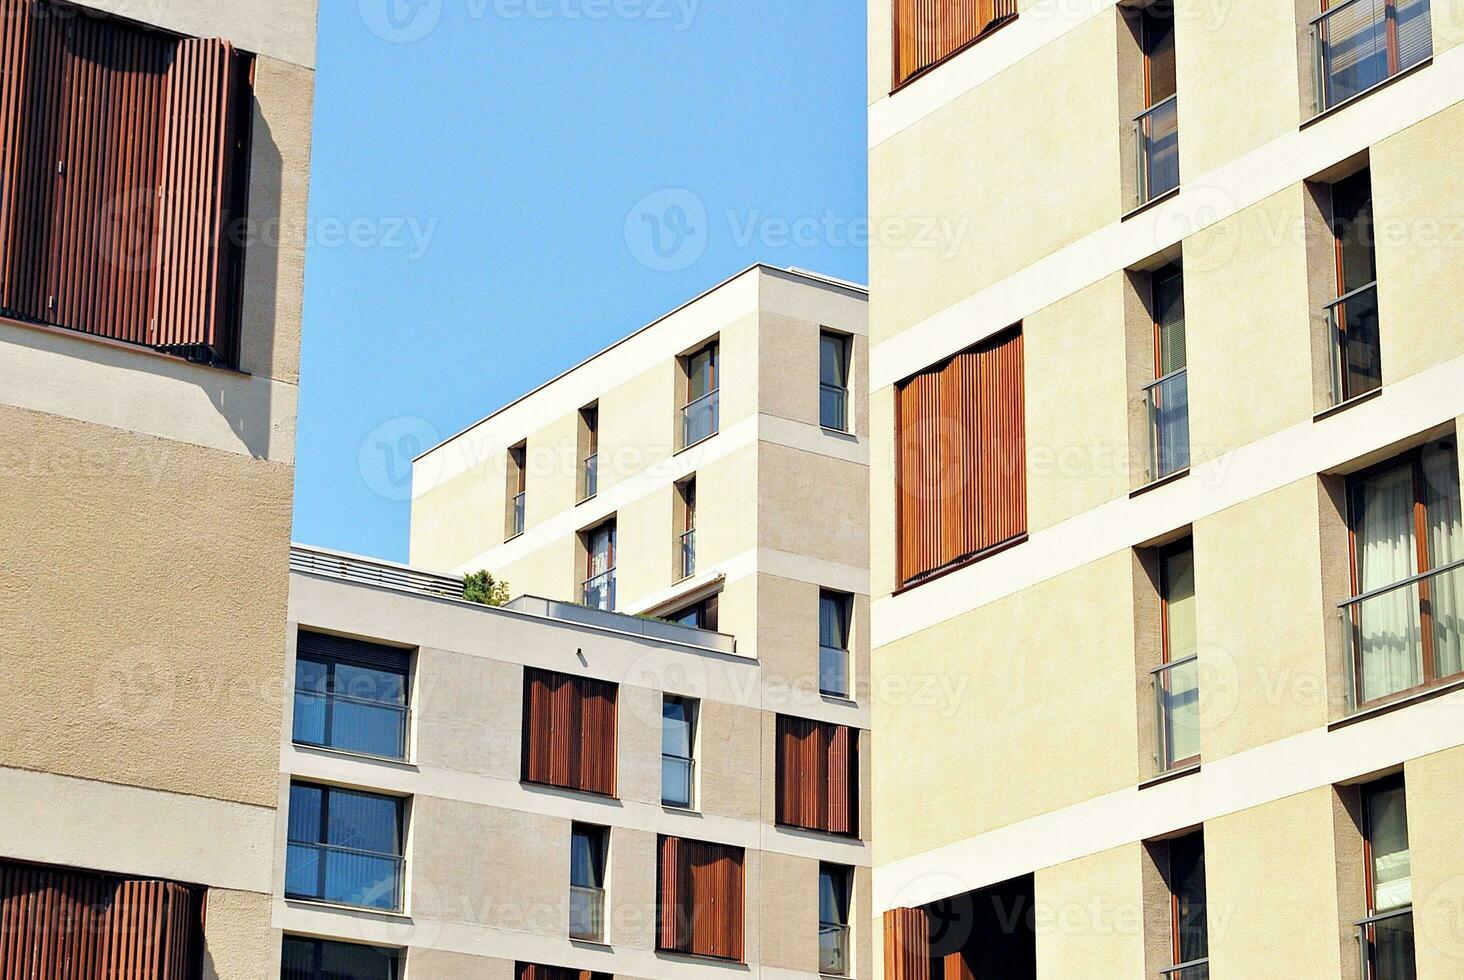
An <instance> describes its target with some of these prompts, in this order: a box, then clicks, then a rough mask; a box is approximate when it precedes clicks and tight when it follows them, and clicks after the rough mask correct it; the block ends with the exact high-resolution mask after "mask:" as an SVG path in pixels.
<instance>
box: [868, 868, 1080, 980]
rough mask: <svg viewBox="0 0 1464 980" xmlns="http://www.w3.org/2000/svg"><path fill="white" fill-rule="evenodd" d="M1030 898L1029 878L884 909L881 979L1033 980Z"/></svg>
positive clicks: (1033, 935) (1032, 885) (1031, 883)
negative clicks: (932, 900) (916, 904)
mask: <svg viewBox="0 0 1464 980" xmlns="http://www.w3.org/2000/svg"><path fill="white" fill-rule="evenodd" d="M1034 896H1035V882H1034V880H1033V877H1032V876H1031V875H1023V876H1021V877H1019V878H1013V879H1011V880H1009V881H1005V882H1002V883H1001V884H997V885H990V886H988V887H986V888H981V889H978V890H976V891H971V892H966V893H964V894H961V895H952V896H951V897H949V898H944V899H940V900H938V901H934V902H930V903H929V904H927V905H921V906H918V907H916V908H894V909H888V910H886V912H885V913H884V935H885V942H884V946H885V950H886V959H885V973H884V975H885V980H972V978H973V977H975V978H978V980H987V978H992V980H996V978H1000V980H1036V977H1037V934H1036V928H1035V924H1036V921H1037V920H1038V919H1039V918H1040V916H1034V915H1033V910H1034V904H1033V899H1034ZM1072 975H1074V976H1077V975H1083V976H1086V974H1072Z"/></svg>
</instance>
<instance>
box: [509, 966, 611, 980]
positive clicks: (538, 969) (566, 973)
mask: <svg viewBox="0 0 1464 980" xmlns="http://www.w3.org/2000/svg"><path fill="white" fill-rule="evenodd" d="M612 975H613V974H609V973H597V972H593V971H591V970H571V969H570V968H569V967H566V966H545V965H544V964H543V963H515V964H514V976H515V978H516V980H610V978H611V976H612Z"/></svg>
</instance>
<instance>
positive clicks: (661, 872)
mask: <svg viewBox="0 0 1464 980" xmlns="http://www.w3.org/2000/svg"><path fill="white" fill-rule="evenodd" d="M743 862H744V855H743V850H742V848H740V847H733V846H730V845H727V844H713V843H709V842H707V841H698V840H689V839H684V838H679V837H665V836H663V837H661V838H660V841H659V854H658V859H657V869H658V870H657V898H656V905H657V916H658V922H657V931H656V941H657V945H658V947H659V948H661V949H668V950H673V951H676V952H681V953H689V954H692V955H695V956H712V957H716V958H718V959H726V960H735V961H738V962H741V961H742V959H743V956H744V948H743V942H744V934H745V931H746V922H745V912H744V908H743V903H744V891H745V871H744V867H743Z"/></svg>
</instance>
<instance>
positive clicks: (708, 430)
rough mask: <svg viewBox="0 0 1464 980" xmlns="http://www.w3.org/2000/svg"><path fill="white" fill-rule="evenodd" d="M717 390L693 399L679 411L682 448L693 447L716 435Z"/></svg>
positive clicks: (718, 395)
mask: <svg viewBox="0 0 1464 980" xmlns="http://www.w3.org/2000/svg"><path fill="white" fill-rule="evenodd" d="M720 395H721V392H720V391H719V390H713V391H709V392H707V393H706V394H705V395H702V396H701V397H700V398H696V399H693V400H692V401H691V402H689V403H688V404H687V405H686V407H685V408H683V409H682V410H681V445H682V448H685V447H687V446H694V445H696V444H697V443H699V442H701V441H702V440H703V439H710V438H711V437H712V436H714V435H716V434H717V414H718V400H719V397H720Z"/></svg>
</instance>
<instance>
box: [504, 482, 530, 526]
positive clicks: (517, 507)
mask: <svg viewBox="0 0 1464 980" xmlns="http://www.w3.org/2000/svg"><path fill="white" fill-rule="evenodd" d="M527 496H528V493H527V492H526V491H523V490H520V491H519V492H518V493H516V494H514V495H513V527H512V530H510V531H509V535H508V536H509V537H511V538H516V537H518V536H519V535H520V534H523V533H524V499H525V498H526V497H527Z"/></svg>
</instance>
